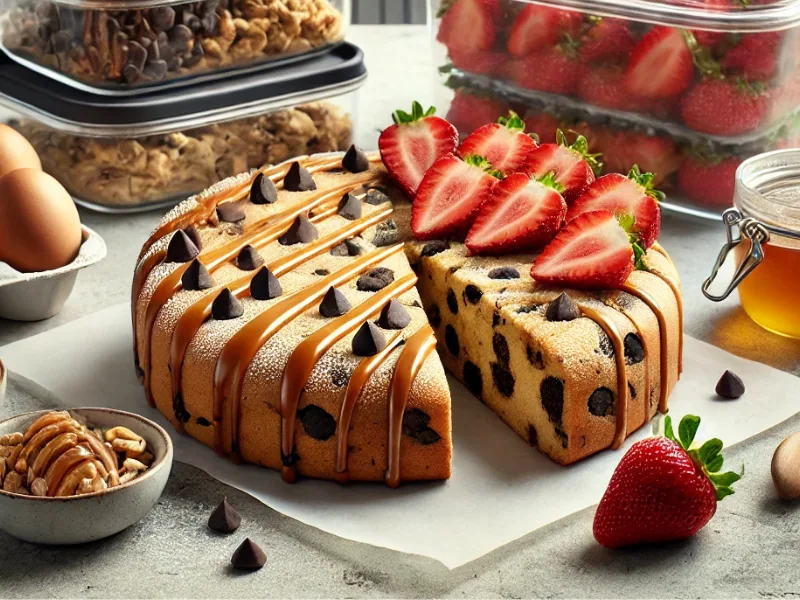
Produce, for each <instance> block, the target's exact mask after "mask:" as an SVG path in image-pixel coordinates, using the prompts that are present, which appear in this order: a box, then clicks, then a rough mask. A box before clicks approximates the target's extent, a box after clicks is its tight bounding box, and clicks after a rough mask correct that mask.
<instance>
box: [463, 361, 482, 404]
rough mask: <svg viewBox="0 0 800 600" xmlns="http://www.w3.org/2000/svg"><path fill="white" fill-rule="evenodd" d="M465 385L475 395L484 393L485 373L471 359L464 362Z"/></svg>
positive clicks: (478, 395) (479, 395)
mask: <svg viewBox="0 0 800 600" xmlns="http://www.w3.org/2000/svg"><path fill="white" fill-rule="evenodd" d="M464 385H465V386H466V388H467V389H468V390H469V391H470V393H471V394H472V395H473V396H476V397H478V398H480V397H481V396H482V395H483V375H481V370H480V368H479V367H478V365H476V364H475V363H472V362H470V361H465V362H464Z"/></svg>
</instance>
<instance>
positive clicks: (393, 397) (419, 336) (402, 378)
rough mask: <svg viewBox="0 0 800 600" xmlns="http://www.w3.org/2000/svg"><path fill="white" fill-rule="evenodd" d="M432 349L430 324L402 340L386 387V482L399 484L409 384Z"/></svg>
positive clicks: (390, 484)
mask: <svg viewBox="0 0 800 600" xmlns="http://www.w3.org/2000/svg"><path fill="white" fill-rule="evenodd" d="M435 348H436V338H435V337H434V335H433V329H431V326H430V325H425V326H423V327H422V328H421V329H420V330H419V331H417V332H416V333H415V334H414V335H412V336H411V337H410V338H409V339H408V341H407V342H406V345H405V347H404V348H403V352H402V353H401V354H400V358H399V359H398V360H397V365H396V366H395V369H394V375H392V383H391V386H390V388H389V402H388V404H389V439H388V440H387V444H386V446H387V457H386V464H387V468H386V485H388V486H389V487H393V488H396V487H398V486H399V485H400V436H401V434H402V433H403V431H402V428H403V414H404V413H405V411H406V405H407V404H408V397H409V394H410V393H411V386H412V385H413V383H414V379H416V377H417V374H418V373H419V371H420V370H421V369H422V366H423V365H424V364H425V361H426V360H427V359H428V355H430V353H431V352H433V351H434V349H435Z"/></svg>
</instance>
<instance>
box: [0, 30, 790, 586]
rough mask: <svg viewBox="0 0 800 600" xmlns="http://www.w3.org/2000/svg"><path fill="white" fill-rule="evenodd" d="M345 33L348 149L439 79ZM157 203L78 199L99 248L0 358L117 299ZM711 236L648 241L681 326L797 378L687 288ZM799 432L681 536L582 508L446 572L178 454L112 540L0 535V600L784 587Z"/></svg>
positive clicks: (750, 468)
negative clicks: (671, 289)
mask: <svg viewBox="0 0 800 600" xmlns="http://www.w3.org/2000/svg"><path fill="white" fill-rule="evenodd" d="M350 39H351V41H353V42H355V43H356V44H358V45H360V46H361V47H362V48H363V49H364V50H365V53H366V57H367V67H368V69H369V71H370V77H369V80H368V82H367V84H366V85H365V86H364V88H363V89H362V90H361V93H360V96H359V97H358V100H357V105H356V117H357V121H356V123H357V128H358V129H357V133H356V137H357V142H358V143H359V144H360V145H361V146H362V147H365V148H370V147H374V146H375V143H376V142H375V138H376V132H377V130H378V129H379V128H381V127H383V126H385V125H386V123H387V121H388V116H389V114H390V112H391V111H392V110H394V109H395V108H400V107H405V106H410V104H411V101H412V100H414V99H417V100H420V101H421V102H422V103H423V104H425V105H428V104H436V103H437V100H439V103H440V104H442V102H441V100H442V98H443V97H446V96H443V92H441V91H440V89H439V88H438V86H437V78H436V75H435V70H434V68H433V66H432V61H431V57H430V50H429V44H428V40H427V32H426V30H425V28H424V27H420V26H382V27H377V26H355V27H353V28H352V30H351V33H350ZM442 105H443V104H442ZM161 214H162V212H161V211H159V212H150V213H143V214H138V215H127V216H111V215H103V214H98V213H93V212H90V211H86V210H81V218H82V220H83V222H84V223H85V224H86V225H88V226H89V227H91V228H93V229H95V230H96V231H98V232H99V233H100V234H101V235H102V236H103V237H104V239H105V240H106V243H107V245H108V256H107V258H106V259H105V260H104V261H103V262H101V263H99V264H98V265H95V266H93V267H91V268H89V269H87V270H86V271H84V272H82V273H81V274H80V276H79V277H78V282H77V284H76V286H75V290H74V292H73V294H72V296H71V297H70V298H69V300H68V301H67V304H66V306H65V308H64V310H63V311H62V312H61V313H60V314H59V315H57V316H56V317H54V318H52V319H50V320H48V321H44V322H41V323H13V322H9V321H3V320H1V319H0V356H1V355H2V346H3V345H5V344H8V343H11V342H13V341H16V340H19V339H23V338H26V337H29V336H32V335H35V334H37V333H41V332H43V331H46V330H48V329H51V328H53V327H57V326H59V325H61V324H64V323H66V322H69V321H71V320H73V319H76V318H79V317H81V316H84V315H87V314H90V313H93V312H95V311H97V310H100V309H102V308H105V307H107V306H111V305H113V304H116V303H119V302H125V301H127V300H128V298H129V294H130V281H131V277H132V271H133V266H134V261H135V258H136V255H137V253H138V251H139V249H140V247H141V243H142V242H143V240H144V239H145V238H146V236H147V234H148V233H149V232H150V231H151V229H152V228H153V227H154V226H155V224H156V223H157V221H158V219H159V218H160V216H161ZM723 240H724V230H723V227H722V225H721V223H714V222H710V221H703V220H698V219H694V218H689V217H683V216H679V215H673V214H665V215H664V222H663V227H662V233H661V238H660V241H661V243H662V245H663V246H664V247H665V248H667V249H668V250H669V252H670V254H671V255H672V257H673V259H674V260H675V263H676V264H677V266H678V270H679V271H680V274H681V279H682V284H683V290H684V299H685V304H686V321H685V331H686V333H687V334H688V335H691V336H694V337H697V338H699V339H702V340H705V341H707V342H710V343H712V344H714V345H717V346H720V347H722V348H724V349H725V350H728V351H729V352H732V353H734V354H738V355H741V356H744V357H746V358H750V359H753V360H757V361H760V362H764V363H767V364H770V365H773V366H775V367H777V368H780V369H783V370H785V371H788V372H791V373H794V374H800V341H796V340H790V339H786V338H782V337H778V336H776V335H773V334H770V333H767V332H766V331H764V330H762V329H761V328H759V327H758V326H757V325H755V324H754V323H753V322H752V321H751V320H750V319H749V318H748V317H747V316H746V315H745V314H744V312H743V311H742V309H741V307H740V306H739V304H738V301H737V299H736V298H735V295H734V297H732V298H731V299H729V300H728V301H726V302H722V303H719V304H714V303H712V302H709V301H707V300H706V299H705V298H704V297H703V295H702V293H701V291H700V285H701V283H702V281H703V280H704V279H705V278H706V277H707V275H708V273H709V271H710V268H711V264H712V262H713V261H714V258H715V257H716V254H717V252H718V250H719V248H720V246H721V244H722V242H723ZM42 397H46V394H43V393H40V392H37V391H36V386H35V384H32V383H31V382H26V381H24V380H21V379H19V378H14V377H13V376H12V379H11V384H10V386H9V393H8V398H7V400H6V402H5V403H4V404H3V405H2V406H0V418H5V417H8V416H11V415H13V414H17V413H19V412H25V411H28V410H35V409H38V408H44V407H45V406H42V405H41V403H42ZM746 401H751V402H763V403H764V408H765V410H767V409H768V403H769V399H768V398H761V397H759V395H758V390H750V393H749V394H748V397H747V400H746ZM797 430H800V416H796V417H794V418H792V419H790V420H788V421H786V422H784V423H783V424H781V425H779V426H778V427H775V428H774V429H771V430H769V431H767V432H765V433H764V434H762V435H759V436H757V437H756V438H753V439H751V440H749V441H747V442H744V443H742V444H739V445H738V446H736V447H735V448H733V449H731V450H729V451H728V452H727V453H726V458H727V459H728V462H729V464H734V465H735V464H740V463H744V464H745V465H746V466H747V475H746V478H745V479H744V480H743V481H742V482H741V483H740V484H738V485H737V489H738V491H737V493H736V494H735V495H734V496H731V497H729V498H727V499H726V500H725V502H723V503H721V504H720V505H719V509H718V512H717V515H716V516H715V517H714V519H713V520H712V521H711V523H710V524H709V525H708V526H707V527H706V528H705V529H704V530H703V531H702V532H701V533H700V534H699V535H697V536H695V538H693V539H691V540H688V541H685V542H681V543H676V544H671V545H665V546H660V547H652V548H650V547H645V548H639V549H635V550H630V551H616V552H612V551H609V550H606V549H604V548H602V547H600V546H599V545H597V544H596V543H595V542H594V539H593V538H592V533H591V522H592V516H593V509H587V510H585V511H581V512H579V513H576V514H574V515H572V516H570V517H568V518H566V519H563V520H561V521H558V522H556V523H554V524H552V525H550V526H548V527H545V528H543V529H539V530H538V531H536V532H534V533H532V534H530V535H528V536H525V537H523V538H521V539H519V540H517V541H515V542H513V543H511V544H509V545H507V546H505V547H503V548H501V549H499V550H497V551H495V552H492V553H490V554H488V555H487V556H484V557H483V558H481V559H479V560H476V561H474V562H472V563H469V564H468V565H465V566H463V567H460V568H458V569H455V570H452V571H450V570H448V569H446V568H445V567H444V566H442V565H441V564H440V563H438V562H436V561H433V560H430V559H426V558H422V557H418V556H413V555H406V554H400V553H396V552H392V551H390V550H386V549H380V548H374V547H371V546H366V545H362V544H358V543H355V542H350V541H346V540H342V539H340V538H338V537H336V536H332V535H330V534H326V533H323V532H321V531H319V530H317V529H314V528H311V527H308V526H306V525H303V524H302V523H299V522H297V521H294V520H292V519H289V518H287V517H284V516H282V515H281V514H279V513H277V512H275V511H273V510H272V509H270V508H269V507H266V506H264V505H262V504H261V503H260V502H258V501H256V500H254V499H253V498H251V497H249V496H247V495H246V494H243V493H242V492H239V491H237V490H234V489H233V488H230V487H228V486H225V485H224V484H221V483H219V482H217V481H216V480H214V479H212V478H211V477H209V476H208V475H206V474H205V473H203V472H202V471H199V470H198V469H195V468H194V467H190V466H188V465H184V464H180V463H177V464H176V465H175V467H174V469H173V474H172V476H171V478H170V482H169V484H168V486H167V489H166V491H165V493H164V496H163V497H162V499H161V501H160V502H159V504H158V506H157V507H156V508H155V509H154V511H153V512H152V513H151V514H150V515H149V516H148V517H146V518H145V519H144V520H143V521H142V522H140V523H138V524H137V525H135V526H133V527H131V528H130V529H129V530H127V531H125V532H123V533H121V534H119V535H117V536H114V537H113V538H111V539H108V540H104V541H100V542H96V543H93V544H89V545H85V546H79V547H69V548H48V547H40V546H34V545H30V544H25V543H21V542H18V541H16V540H14V539H13V538H10V537H9V536H7V535H6V534H4V533H2V532H0V547H2V548H3V552H0V574H2V575H0V597H14V598H19V597H102V598H116V597H208V598H221V597H242V598H250V597H507V598H522V597H568V598H578V597H636V598H642V597H659V598H661V597H676V598H695V597H782V598H783V597H797V596H800V570H798V569H797V559H796V550H795V548H796V544H797V539H798V535H799V534H800V504H797V503H794V504H793V503H786V502H782V501H779V500H777V499H776V497H775V494H774V491H773V488H772V484H771V481H770V476H769V464H770V459H771V456H772V453H773V451H774V449H775V447H776V446H777V444H778V443H779V442H780V441H781V440H782V439H783V438H784V437H785V436H786V435H788V434H789V433H791V432H793V431H797ZM223 496H227V497H228V499H229V500H230V501H231V502H232V503H233V504H234V505H235V506H236V507H237V508H238V509H239V510H240V512H241V513H242V515H243V516H244V525H243V526H242V529H240V531H239V532H237V533H236V534H233V535H232V536H230V537H219V536H217V535H214V534H212V533H211V532H209V531H208V530H207V529H206V528H205V521H206V519H207V518H208V514H209V513H210V511H211V510H212V509H213V508H214V506H215V505H216V504H217V503H218V502H219V500H220V499H221V498H222V497H223ZM455 509H457V507H454V510H455ZM531 510H535V507H531ZM245 536H249V537H252V538H253V539H254V540H256V541H257V542H258V543H259V544H261V545H262V547H263V548H264V549H265V550H266V552H267V555H268V564H267V566H266V567H265V568H264V569H262V570H261V571H259V572H257V573H251V574H246V575H240V574H238V573H235V572H232V571H231V570H230V568H229V560H230V556H231V553H232V552H233V550H234V548H235V547H236V545H238V543H239V542H240V541H241V540H242V539H243V538H244V537H245Z"/></svg>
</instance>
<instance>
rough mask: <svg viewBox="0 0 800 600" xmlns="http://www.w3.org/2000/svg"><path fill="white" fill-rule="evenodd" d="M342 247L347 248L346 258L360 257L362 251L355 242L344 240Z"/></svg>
mask: <svg viewBox="0 0 800 600" xmlns="http://www.w3.org/2000/svg"><path fill="white" fill-rule="evenodd" d="M344 245H345V247H346V248H347V254H348V256H360V255H361V254H362V253H363V252H364V249H363V248H362V247H361V246H360V245H359V244H358V242H356V241H355V240H345V241H344Z"/></svg>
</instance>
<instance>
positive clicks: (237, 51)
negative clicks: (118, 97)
mask: <svg viewBox="0 0 800 600" xmlns="http://www.w3.org/2000/svg"><path fill="white" fill-rule="evenodd" d="M0 6H2V13H1V17H0V44H2V47H3V49H4V50H5V51H6V52H7V53H8V55H9V56H11V57H12V58H14V60H17V61H19V62H21V63H22V64H25V65H26V66H28V67H30V68H32V69H34V70H36V71H39V72H41V73H44V74H47V75H48V76H50V77H53V78H54V79H57V80H59V81H61V82H63V83H67V84H70V85H73V86H75V87H78V88H80V89H84V90H89V91H94V92H95V93H103V94H131V93H140V92H142V91H146V90H147V89H149V88H152V87H156V86H163V85H165V84H167V85H169V84H171V83H176V82H177V83H181V82H183V83H185V81H186V80H187V79H189V78H191V79H194V78H196V77H209V76H219V75H220V74H222V73H224V72H237V71H241V70H247V69H254V68H260V67H263V66H264V64H265V63H267V62H270V61H287V60H291V59H297V58H300V57H305V56H306V55H309V54H310V53H314V52H321V51H324V50H325V49H327V48H329V47H330V46H331V45H332V44H335V43H338V42H340V41H341V40H343V39H344V34H345V29H346V26H347V25H348V24H349V22H350V0H202V1H197V2H185V1H184V2H179V1H175V0H3V2H2V4H0Z"/></svg>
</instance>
